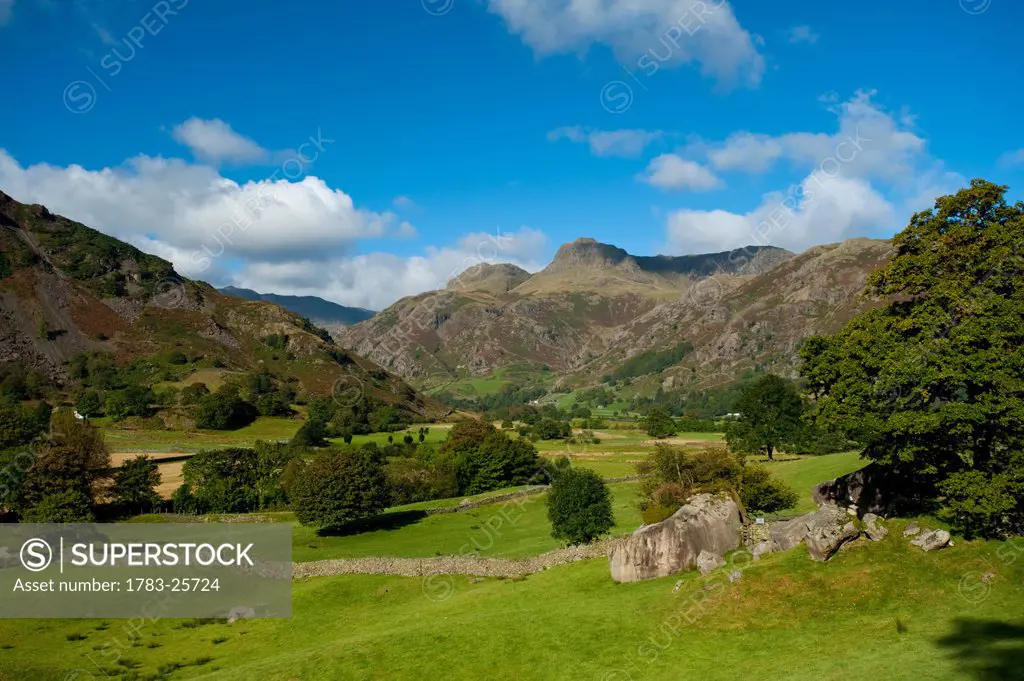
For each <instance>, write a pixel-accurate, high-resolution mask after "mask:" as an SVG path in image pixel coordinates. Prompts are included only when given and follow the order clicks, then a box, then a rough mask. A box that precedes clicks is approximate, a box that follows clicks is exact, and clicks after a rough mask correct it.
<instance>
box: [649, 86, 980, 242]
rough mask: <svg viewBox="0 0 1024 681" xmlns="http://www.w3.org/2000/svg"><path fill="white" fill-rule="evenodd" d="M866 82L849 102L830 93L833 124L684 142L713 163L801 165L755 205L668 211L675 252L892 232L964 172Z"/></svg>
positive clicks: (754, 167)
mask: <svg viewBox="0 0 1024 681" xmlns="http://www.w3.org/2000/svg"><path fill="white" fill-rule="evenodd" d="M872 95H873V93H871V92H858V93H856V95H854V96H853V97H852V98H851V99H850V100H848V101H846V102H841V103H840V102H837V101H832V100H829V103H831V104H833V105H834V106H833V110H834V112H835V113H836V115H837V127H838V130H837V131H836V132H834V133H821V132H796V133H787V134H784V135H777V136H772V135H763V134H755V133H750V132H739V133H735V134H733V135H731V136H730V137H729V138H728V139H726V140H725V141H724V142H721V143H714V142H712V143H708V142H697V143H694V144H691V145H690V146H689V147H688V148H687V150H686V151H687V152H688V153H690V154H692V155H696V156H700V155H704V156H706V158H707V159H708V161H709V162H710V163H711V165H712V166H713V167H714V168H716V169H717V170H720V171H725V170H733V171H746V172H752V173H761V172H765V171H767V170H769V169H771V168H772V167H773V166H774V165H775V164H776V162H777V161H779V160H782V159H785V160H787V161H789V162H790V164H791V165H792V166H793V168H794V169H795V170H797V171H799V172H801V173H803V174H804V176H803V179H802V180H800V181H799V182H798V183H797V184H796V185H794V186H793V187H791V188H790V189H788V190H786V191H784V192H771V193H769V194H766V195H764V196H763V197H762V198H761V201H760V203H759V204H758V205H757V207H755V208H754V209H753V210H751V211H749V212H746V213H734V212H728V211H723V210H712V211H701V210H689V209H687V210H680V211H676V212H674V213H671V214H670V215H669V216H668V219H667V224H666V236H667V240H668V243H669V246H670V248H671V249H672V250H673V251H675V252H680V253H697V252H702V251H707V250H724V249H728V248H738V247H741V246H746V245H752V244H753V245H766V244H771V245H775V246H782V247H785V248H790V249H792V250H803V249H805V248H807V247H808V246H812V245H816V244H822V243H829V242H834V241H839V240H842V239H847V238H850V237H852V236H858V235H863V234H865V233H868V234H872V233H873V234H881V233H892V232H893V231H896V230H898V229H900V228H901V227H902V226H903V223H904V221H905V220H906V219H907V218H908V217H909V216H910V215H911V214H912V213H913V212H915V211H918V210H922V209H925V208H929V207H931V206H932V205H933V203H934V199H935V197H937V196H941V195H944V194H948V193H950V192H952V191H955V190H956V189H957V188H959V187H961V186H963V184H964V182H965V180H964V178H963V177H962V176H960V175H959V174H957V173H955V172H951V171H949V170H947V169H946V168H945V166H944V164H943V163H942V162H941V161H939V160H937V159H934V158H933V157H931V156H930V155H929V154H928V152H927V150H926V143H925V140H924V139H923V138H921V137H920V136H918V135H917V134H916V133H915V132H914V131H913V130H912V129H910V127H911V126H912V124H913V118H912V117H909V116H907V115H906V113H905V112H904V113H902V114H900V115H897V116H893V115H892V114H890V113H888V112H886V111H885V110H884V109H882V108H881V107H879V106H877V105H876V104H874V102H873V101H872Z"/></svg>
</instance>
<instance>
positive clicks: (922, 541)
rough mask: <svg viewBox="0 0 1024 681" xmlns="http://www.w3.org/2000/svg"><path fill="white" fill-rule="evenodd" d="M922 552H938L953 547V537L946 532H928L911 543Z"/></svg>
mask: <svg viewBox="0 0 1024 681" xmlns="http://www.w3.org/2000/svg"><path fill="white" fill-rule="evenodd" d="M910 543H911V544H913V545H914V546H917V547H920V549H921V550H922V551H937V550H939V549H944V548H946V547H947V546H950V545H952V543H953V541H952V537H950V535H949V532H946V531H945V530H926V531H924V532H922V533H921V534H920V536H918V538H917V539H914V540H912V541H911V542H910Z"/></svg>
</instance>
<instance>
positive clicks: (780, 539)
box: [766, 513, 813, 553]
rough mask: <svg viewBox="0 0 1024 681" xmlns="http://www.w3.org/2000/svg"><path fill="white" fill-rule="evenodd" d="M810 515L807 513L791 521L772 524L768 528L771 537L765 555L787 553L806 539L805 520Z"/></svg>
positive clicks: (810, 514)
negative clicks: (768, 548)
mask: <svg viewBox="0 0 1024 681" xmlns="http://www.w3.org/2000/svg"><path fill="white" fill-rule="evenodd" d="M812 515H813V513H808V514H807V515H802V516H800V517H799V518H793V519H792V520H784V521H782V522H780V523H772V524H771V525H770V526H769V528H768V532H769V536H770V537H771V540H770V550H769V551H767V552H766V553H779V552H781V551H789V550H790V549H791V548H793V547H794V546H796V545H797V544H799V543H800V542H802V541H803V540H804V539H805V538H806V537H807V519H808V518H810V517H811V516H812Z"/></svg>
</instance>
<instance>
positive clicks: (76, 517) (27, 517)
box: [22, 489, 93, 523]
mask: <svg viewBox="0 0 1024 681" xmlns="http://www.w3.org/2000/svg"><path fill="white" fill-rule="evenodd" d="M91 506H92V502H91V500H90V499H89V497H88V496H86V495H85V494H84V493H83V492H82V491H81V490H77V489H66V490H63V491H60V492H52V493H50V494H47V495H46V496H44V497H43V498H42V499H40V500H39V502H38V503H36V504H35V505H33V506H32V507H31V508H29V509H28V510H27V511H25V513H24V514H23V515H22V521H23V522H26V523H91V522H93V515H92V508H91Z"/></svg>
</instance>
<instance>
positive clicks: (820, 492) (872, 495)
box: [812, 463, 900, 515]
mask: <svg viewBox="0 0 1024 681" xmlns="http://www.w3.org/2000/svg"><path fill="white" fill-rule="evenodd" d="M899 490H900V485H899V483H898V482H896V481H895V480H894V479H892V478H891V476H887V475H886V474H885V473H884V472H883V471H882V469H881V468H880V467H878V466H876V465H875V464H873V463H872V464H868V465H867V466H865V467H864V468H861V469H860V470H859V471H854V472H853V473H850V474H849V475H844V476H842V477H839V478H836V479H835V480H830V481H828V482H823V483H821V484H820V485H817V486H815V487H814V489H813V490H812V495H813V497H814V501H815V503H817V504H818V505H819V506H820V505H822V504H836V505H837V506H842V507H844V508H845V507H847V506H853V507H854V508H855V509H856V510H857V514H858V515H861V514H864V513H882V514H887V513H888V512H889V511H890V510H892V509H893V508H894V507H895V505H896V503H897V501H898V500H897V494H898V491H899Z"/></svg>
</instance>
